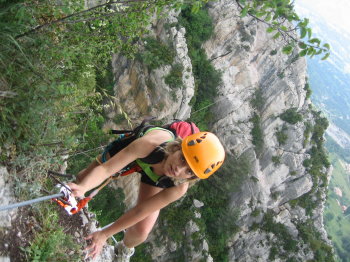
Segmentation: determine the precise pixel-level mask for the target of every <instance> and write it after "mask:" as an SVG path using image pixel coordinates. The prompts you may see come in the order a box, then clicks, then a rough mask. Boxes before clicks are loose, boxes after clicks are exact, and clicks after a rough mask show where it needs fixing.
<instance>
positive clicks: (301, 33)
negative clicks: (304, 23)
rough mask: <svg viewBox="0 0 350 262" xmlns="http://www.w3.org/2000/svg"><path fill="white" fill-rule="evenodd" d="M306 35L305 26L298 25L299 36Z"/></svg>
mask: <svg viewBox="0 0 350 262" xmlns="http://www.w3.org/2000/svg"><path fill="white" fill-rule="evenodd" d="M305 36H306V29H305V27H300V38H304V37H305Z"/></svg>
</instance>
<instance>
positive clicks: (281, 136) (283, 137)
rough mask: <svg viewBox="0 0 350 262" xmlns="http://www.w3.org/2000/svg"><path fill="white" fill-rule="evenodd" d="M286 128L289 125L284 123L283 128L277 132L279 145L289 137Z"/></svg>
mask: <svg viewBox="0 0 350 262" xmlns="http://www.w3.org/2000/svg"><path fill="white" fill-rule="evenodd" d="M286 130H287V127H286V126H285V125H284V126H283V127H282V129H281V130H279V131H277V132H276V133H275V135H276V138H277V142H278V144H279V145H284V144H285V143H286V141H287V139H288V135H287V134H286V132H285V131H286Z"/></svg>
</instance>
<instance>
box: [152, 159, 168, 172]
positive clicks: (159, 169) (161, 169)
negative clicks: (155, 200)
mask: <svg viewBox="0 0 350 262" xmlns="http://www.w3.org/2000/svg"><path fill="white" fill-rule="evenodd" d="M164 164H165V159H163V161H162V162H160V163H157V164H154V165H151V166H152V169H153V172H154V173H155V174H156V175H159V176H162V175H164Z"/></svg>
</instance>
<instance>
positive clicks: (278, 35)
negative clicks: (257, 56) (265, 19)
mask: <svg viewBox="0 0 350 262" xmlns="http://www.w3.org/2000/svg"><path fill="white" fill-rule="evenodd" d="M280 35H281V33H280V32H277V33H276V34H275V35H274V36H273V37H272V38H273V39H277V38H279V37H280Z"/></svg>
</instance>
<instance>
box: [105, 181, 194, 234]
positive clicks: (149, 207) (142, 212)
mask: <svg viewBox="0 0 350 262" xmlns="http://www.w3.org/2000/svg"><path fill="white" fill-rule="evenodd" d="M187 189H188V183H184V184H181V185H178V186H176V187H171V188H167V189H164V190H163V191H161V192H159V193H158V194H156V195H154V196H153V197H151V198H149V199H147V200H146V201H144V202H142V203H140V204H138V205H136V206H135V207H134V208H132V209H130V210H129V211H128V212H126V213H125V214H124V215H122V216H121V217H120V218H119V219H117V220H116V221H115V222H114V223H113V224H112V225H111V226H109V227H108V228H106V229H104V230H103V231H102V233H104V235H105V236H106V238H109V237H111V236H113V235H114V234H117V233H119V232H120V231H122V230H124V229H127V228H129V227H131V226H133V225H135V224H136V223H138V222H140V221H141V220H143V219H144V218H146V217H147V216H149V215H150V214H152V213H153V212H155V211H158V210H160V209H162V208H163V207H166V206H167V205H169V204H170V203H172V202H174V201H176V200H178V199H179V198H181V197H182V196H183V195H184V194H185V193H186V192H187Z"/></svg>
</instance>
